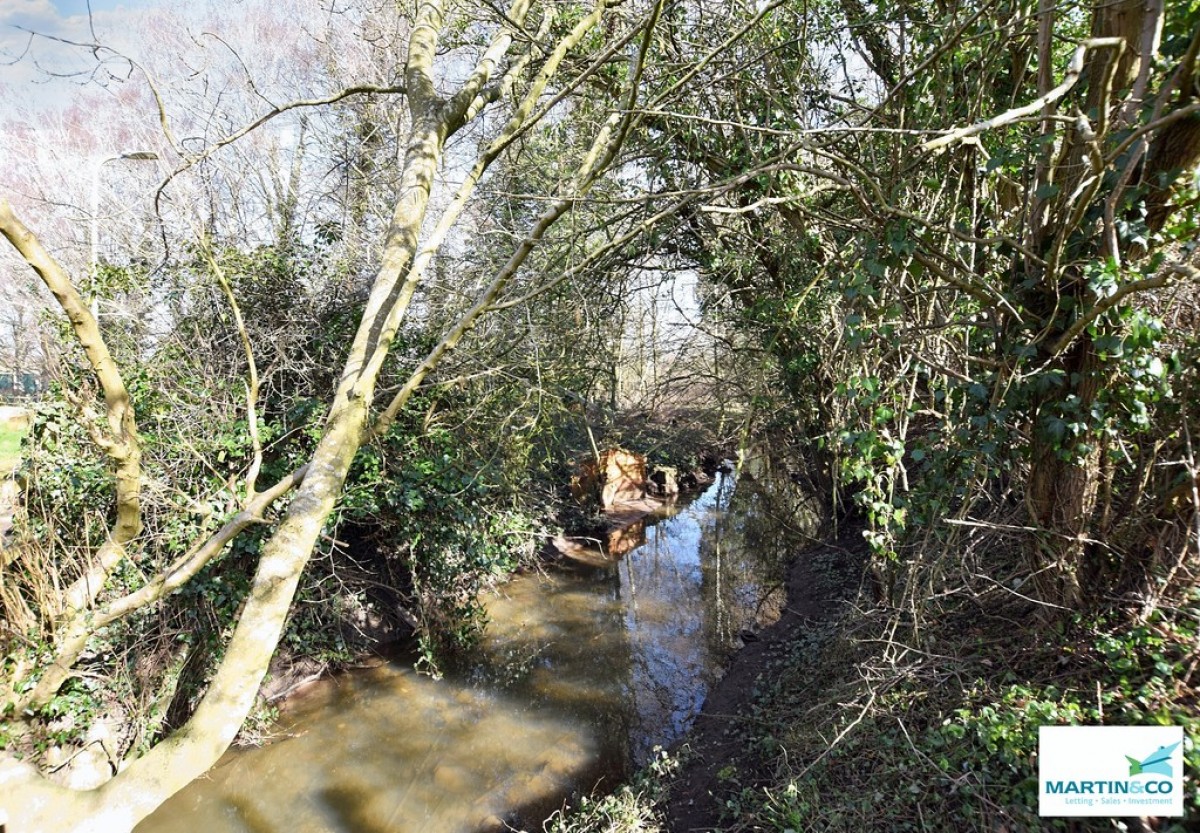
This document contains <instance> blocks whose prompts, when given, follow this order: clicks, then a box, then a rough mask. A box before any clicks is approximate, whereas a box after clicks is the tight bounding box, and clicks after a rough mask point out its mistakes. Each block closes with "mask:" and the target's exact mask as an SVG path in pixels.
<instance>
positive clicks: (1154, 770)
mask: <svg viewBox="0 0 1200 833" xmlns="http://www.w3.org/2000/svg"><path fill="white" fill-rule="evenodd" d="M1179 743H1180V742H1179V741H1176V742H1175V743H1172V744H1171V745H1170V746H1160V747H1158V749H1156V750H1154V751H1153V752H1151V753H1150V754H1149V755H1147V756H1146V758H1145V760H1141V761H1139V760H1138V759H1137V758H1131V757H1130V756H1129V755H1126V756H1125V760H1127V761H1129V774H1130V775H1143V774H1150V775H1165V776H1166V777H1168V778H1170V777H1171V776H1172V775H1174V774H1175V773H1174V772H1173V771H1172V770H1171V753H1172V752H1174V751H1175V747H1176V746H1178V745H1179Z"/></svg>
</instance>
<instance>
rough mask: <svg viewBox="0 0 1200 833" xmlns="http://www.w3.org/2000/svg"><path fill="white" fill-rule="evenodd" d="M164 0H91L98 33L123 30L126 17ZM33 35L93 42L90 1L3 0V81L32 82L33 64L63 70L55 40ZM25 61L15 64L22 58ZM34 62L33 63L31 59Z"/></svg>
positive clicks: (0, 70)
mask: <svg viewBox="0 0 1200 833" xmlns="http://www.w3.org/2000/svg"><path fill="white" fill-rule="evenodd" d="M161 2H163V0H91V11H92V14H93V16H94V20H95V24H96V26H97V32H98V34H101V35H102V34H103V33H104V32H105V30H107V29H109V27H119V26H120V23H121V19H122V17H123V16H124V15H125V14H129V13H136V11H138V10H141V9H146V8H151V7H154V6H157V5H160V3H161ZM30 32H36V33H39V34H42V35H48V36H51V37H59V38H65V39H67V40H74V41H84V42H88V41H91V40H92V37H91V33H90V31H89V29H88V0H0V80H5V81H8V82H10V83H13V82H17V83H19V82H22V81H27V80H31V79H32V77H33V74H34V73H33V72H32V63H33V62H37V63H38V64H41V65H43V66H45V67H46V68H48V69H50V70H52V71H53V70H56V69H59V68H60V67H59V61H60V60H61V57H60V56H61V54H62V53H63V49H62V47H61V46H57V45H56V44H55V43H54V42H53V41H49V40H46V39H43V38H34V39H33V40H32V41H31V39H30ZM22 56H23V57H24V60H22V61H20V62H15V60H16V59H17V58H19V57H22ZM31 58H32V59H33V60H32V61H31V60H30V59H31Z"/></svg>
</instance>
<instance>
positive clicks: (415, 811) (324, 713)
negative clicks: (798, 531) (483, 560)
mask: <svg viewBox="0 0 1200 833" xmlns="http://www.w3.org/2000/svg"><path fill="white" fill-rule="evenodd" d="M759 479H760V478H751V477H744V478H743V479H742V481H741V482H736V481H735V478H734V477H733V476H722V477H720V478H718V481H717V482H716V483H715V484H713V486H711V487H710V488H709V489H708V490H707V491H706V492H705V493H704V494H702V495H701V496H700V497H698V498H697V499H696V500H694V501H692V502H691V503H687V504H680V505H678V506H676V507H673V508H670V509H667V510H664V511H663V512H662V513H661V514H663V515H664V516H665V517H662V518H660V519H651V523H650V524H646V525H643V526H642V527H641V528H640V529H637V530H630V531H628V533H626V534H625V535H622V536H619V537H618V538H617V539H616V541H615V542H614V541H609V542H607V543H608V544H609V548H608V549H609V552H607V553H604V554H601V553H598V552H597V553H593V556H594V557H591V558H587V559H581V560H580V561H577V562H574V563H572V562H568V563H567V564H564V565H556V566H554V567H548V568H546V570H545V571H544V572H542V573H537V574H531V575H525V576H520V577H518V578H516V579H515V580H513V581H511V582H509V583H508V584H506V585H504V586H503V587H501V588H500V589H499V590H498V591H497V593H496V594H495V597H494V598H492V599H491V600H490V601H489V604H488V609H489V615H490V619H491V624H490V626H489V631H488V635H487V638H486V639H485V641H484V643H483V644H482V645H481V646H480V648H479V650H478V651H477V652H476V654H475V655H474V656H473V657H471V658H470V660H469V661H468V662H466V663H464V666H463V667H462V668H461V669H458V670H456V671H453V672H452V673H450V674H448V675H447V677H446V678H445V679H443V680H440V681H434V680H430V679H427V678H424V677H420V676H417V675H415V674H413V673H412V671H411V670H410V668H409V666H408V664H406V663H395V664H389V665H384V666H381V667H379V668H375V669H371V670H369V671H365V672H361V673H355V674H351V675H346V676H343V677H340V678H338V679H337V680H331V681H328V682H326V683H322V684H320V685H318V686H316V687H314V688H313V689H311V690H310V691H309V692H308V693H307V694H305V695H304V696H303V697H302V698H300V699H299V700H297V701H295V702H294V703H293V704H291V705H290V706H289V709H288V713H287V714H286V715H285V718H284V727H283V730H284V732H285V736H284V738H283V739H281V740H279V741H276V742H275V743H273V744H271V745H269V746H266V747H264V748H261V749H255V750H248V751H235V752H231V753H230V754H228V755H226V756H225V757H224V758H223V759H222V760H221V762H220V763H219V764H218V765H217V766H216V767H214V768H213V770H212V771H211V772H210V773H208V775H206V776H205V777H204V778H202V779H199V780H198V781H196V782H195V783H193V784H192V785H190V786H189V787H188V788H187V789H186V790H184V791H183V792H181V793H180V794H179V795H177V796H175V797H174V798H173V799H171V800H170V801H169V802H167V803H166V804H165V805H163V807H162V808H160V810H159V811H158V812H157V813H155V814H154V815H153V816H151V817H150V818H149V819H147V820H146V821H145V822H144V823H143V824H142V825H140V826H139V827H138V831H139V833H167V832H168V831H185V830H186V831H191V830H197V829H204V830H206V831H230V833H235V832H241V831H254V833H268V831H355V833H364V832H366V831H389V833H391V832H392V831H480V830H502V829H504V825H505V824H506V823H524V824H525V825H526V826H533V827H537V826H538V825H539V822H540V819H541V818H544V817H545V816H546V815H547V814H548V813H549V812H550V811H552V810H553V809H555V808H556V807H558V806H559V805H560V804H561V803H562V801H563V799H564V798H565V797H568V796H570V795H571V794H572V793H579V792H590V791H592V790H594V789H596V788H597V787H599V788H601V789H602V788H604V786H605V785H606V784H608V785H611V784H613V783H615V782H616V780H617V779H619V778H621V777H623V776H624V775H625V774H626V773H627V772H628V770H629V768H630V767H631V765H634V764H637V763H641V762H644V761H645V760H646V759H647V758H648V756H649V755H650V754H651V752H652V750H653V748H654V747H655V746H656V745H668V744H670V743H671V742H673V741H675V740H677V739H678V738H679V737H680V736H681V735H682V733H683V732H685V731H686V729H687V728H688V726H689V725H690V724H691V721H692V720H693V719H694V717H695V715H696V713H697V712H698V711H699V709H700V706H701V705H702V704H703V701H704V698H705V696H706V694H707V692H708V690H709V688H710V687H711V686H712V684H713V682H714V681H715V680H716V679H717V678H718V676H719V674H720V669H721V666H722V664H723V662H724V660H725V659H726V657H727V656H728V654H729V652H730V651H732V650H733V649H734V648H735V647H736V645H737V644H738V634H739V633H740V632H741V631H742V630H743V629H746V628H750V627H754V626H755V625H756V619H757V620H761V619H762V618H763V617H768V618H769V613H765V612H764V611H765V610H768V609H769V607H770V605H769V601H770V598H771V596H772V588H773V587H777V586H778V584H779V572H780V565H781V564H782V563H783V560H784V556H785V555H786V553H787V552H788V551H789V549H791V551H794V547H793V545H792V544H791V543H789V541H788V539H787V537H786V536H784V535H781V533H780V530H779V528H778V527H777V525H774V524H770V523H769V519H770V513H765V512H764V511H763V510H764V503H763V501H764V500H766V492H765V491H764V490H763V489H762V488H760V487H759V485H758V481H759ZM764 518H765V519H766V520H767V521H768V523H767V524H766V525H765V526H764ZM631 542H632V543H631ZM625 548H628V549H625ZM775 595H776V596H777V595H778V593H776V594H775ZM764 600H765V601H766V602H767V603H766V604H765V603H764ZM761 623H762V622H761V621H758V624H761Z"/></svg>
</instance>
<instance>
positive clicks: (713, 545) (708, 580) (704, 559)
mask: <svg viewBox="0 0 1200 833" xmlns="http://www.w3.org/2000/svg"><path fill="white" fill-rule="evenodd" d="M814 506H815V504H814V498H813V496H812V495H809V494H806V493H804V492H803V491H802V490H801V489H800V488H798V487H797V486H796V484H795V483H793V482H792V481H791V479H790V478H789V477H788V475H787V472H786V471H782V470H779V469H774V468H772V467H771V466H770V464H769V462H768V461H767V460H766V458H762V457H751V458H749V459H748V460H747V461H746V462H745V463H744V464H743V466H742V468H741V470H740V471H739V472H738V474H737V476H736V477H735V476H728V477H723V478H722V479H721V480H720V481H719V482H718V493H717V502H716V506H715V507H714V509H715V510H717V509H719V511H714V512H713V513H712V518H713V523H712V526H711V528H710V530H709V531H708V532H707V534H705V535H704V536H703V537H702V538H701V540H700V562H701V564H702V565H703V584H702V594H703V605H702V609H703V615H704V617H705V639H706V642H707V645H708V650H709V651H710V653H712V654H713V655H714V656H715V657H717V661H718V662H720V661H723V660H724V658H725V657H726V656H728V654H729V653H731V652H732V650H733V649H734V648H735V647H737V645H738V644H739V638H738V635H739V633H740V632H741V631H743V630H745V629H753V628H754V627H755V626H756V625H757V624H759V623H758V622H757V621H756V620H757V618H758V613H759V609H760V607H761V606H762V604H763V602H764V600H765V599H766V597H767V595H768V594H769V593H771V592H772V591H773V590H775V589H776V588H779V587H780V586H781V585H782V583H783V579H784V569H785V567H786V565H787V563H788V561H789V560H790V558H791V557H792V556H793V555H794V554H795V553H796V552H798V551H799V550H801V549H803V547H804V546H805V544H806V542H807V538H806V535H807V534H809V533H811V532H813V531H814V530H815V527H816V518H817V516H816V514H815V511H814Z"/></svg>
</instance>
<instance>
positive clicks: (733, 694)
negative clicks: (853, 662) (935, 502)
mask: <svg viewBox="0 0 1200 833" xmlns="http://www.w3.org/2000/svg"><path fill="white" fill-rule="evenodd" d="M866 551H867V547H866V544H865V542H864V541H863V537H862V527H861V526H857V525H850V526H848V527H847V528H845V529H843V531H842V533H841V534H840V535H839V536H838V537H837V539H836V540H834V541H832V542H830V543H827V544H822V545H819V546H816V547H813V548H811V549H808V550H805V551H804V552H802V553H800V555H798V556H797V557H796V560H795V561H794V562H793V563H792V565H791V566H790V567H789V568H788V578H787V603H786V605H785V607H784V610H783V615H782V616H781V617H780V619H779V621H778V622H776V623H775V624H773V625H771V626H770V627H767V628H765V629H763V630H761V631H759V632H758V633H756V634H746V635H745V636H744V637H743V638H744V639H745V640H746V645H745V647H744V648H742V649H741V650H740V651H738V653H737V654H736V655H735V656H734V658H733V661H732V662H731V664H730V666H729V668H728V670H727V671H726V672H725V676H724V677H722V679H721V681H720V682H719V683H718V684H717V686H716V688H714V689H713V691H712V692H711V693H710V694H709V696H708V699H707V701H706V702H705V704H704V708H703V709H702V710H701V712H700V715H699V716H698V717H697V718H696V723H695V726H694V727H693V729H692V731H691V732H690V733H689V735H688V736H687V737H686V738H685V739H684V742H683V745H684V746H686V747H687V749H688V751H687V753H686V754H685V755H684V763H683V766H682V769H681V770H680V772H679V773H678V775H677V777H676V779H675V780H674V783H673V784H672V785H671V789H670V792H669V794H668V797H667V800H666V803H665V808H664V809H665V820H666V829H667V830H668V831H670V833H694V831H717V830H721V829H722V827H721V807H722V804H723V799H722V797H721V794H722V792H723V791H727V790H728V789H729V787H728V786H727V785H726V784H724V783H723V782H722V779H720V778H719V777H718V773H719V772H720V771H721V770H722V769H725V768H726V767H729V766H733V767H735V768H736V770H737V772H738V773H739V774H752V773H755V772H757V771H758V770H759V763H758V756H757V755H756V754H755V753H754V752H753V751H752V750H750V749H749V748H748V744H749V742H750V737H749V736H748V735H747V734H746V733H743V732H738V731H733V729H734V728H735V726H736V724H737V721H738V718H739V716H740V715H748V714H750V712H751V709H752V707H753V704H754V690H755V682H756V681H757V680H758V678H759V676H760V675H762V674H763V672H764V671H766V669H767V667H768V665H769V664H770V663H771V662H772V661H773V660H774V659H775V658H776V657H778V656H779V655H781V654H782V653H784V652H786V651H787V649H788V646H789V645H790V643H792V642H795V641H797V640H799V639H800V638H801V636H802V635H803V634H804V632H805V631H806V630H807V629H808V628H810V627H811V626H812V625H813V623H815V622H818V621H821V620H824V619H827V618H829V617H832V616H833V615H835V614H836V613H837V611H838V610H839V608H840V607H841V606H842V603H843V602H844V601H846V600H847V599H848V598H849V597H850V596H852V595H853V594H854V592H855V591H856V590H857V588H858V586H859V582H860V580H861V576H862V565H863V564H864V563H865V561H866ZM818 557H820V560H821V562H822V563H821V565H820V567H818V565H817V560H818ZM831 560H832V565H831V564H830V561H831ZM831 566H832V569H830V567H831ZM741 786H746V784H745V782H744V781H743V783H742V784H741Z"/></svg>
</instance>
